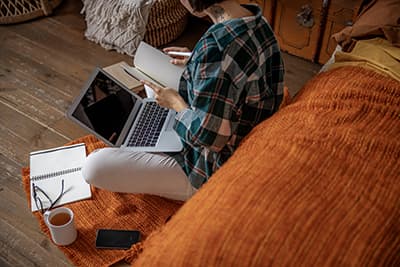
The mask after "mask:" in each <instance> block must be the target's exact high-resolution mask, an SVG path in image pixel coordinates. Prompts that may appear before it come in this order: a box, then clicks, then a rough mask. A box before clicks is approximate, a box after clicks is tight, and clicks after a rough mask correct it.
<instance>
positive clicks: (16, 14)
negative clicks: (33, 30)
mask: <svg viewBox="0 0 400 267" xmlns="http://www.w3.org/2000/svg"><path fill="white" fill-rule="evenodd" d="M61 2H62V0H0V24H12V23H19V22H24V21H27V20H31V19H35V18H38V17H43V16H48V15H50V14H51V13H52V12H53V9H54V8H56V7H57V6H58V5H59V4H61Z"/></svg>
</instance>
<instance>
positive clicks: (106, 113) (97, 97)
mask: <svg viewBox="0 0 400 267" xmlns="http://www.w3.org/2000/svg"><path fill="white" fill-rule="evenodd" d="M135 102H136V98H135V97H134V96H133V95H132V94H130V93H129V92H127V91H126V90H125V89H123V88H122V87H121V86H120V85H118V84H117V83H115V82H114V81H113V80H111V79H110V78H109V77H107V76H106V75H105V74H103V73H101V72H98V73H97V75H96V77H95V78H94V80H93V82H92V83H91V84H90V86H89V88H88V89H87V90H86V93H85V94H84V95H83V96H82V98H81V99H80V102H79V103H78V105H77V106H76V108H75V110H74V112H73V113H72V116H73V117H74V118H75V119H77V120H78V121H80V122H81V123H82V124H84V125H86V126H87V127H88V128H91V129H92V130H94V131H95V132H97V133H98V134H100V135H101V136H102V137H103V138H105V139H107V140H108V141H110V143H112V144H115V143H116V142H117V140H118V138H119V136H120V134H121V131H122V129H123V128H124V125H125V123H126V121H127V119H128V117H129V114H130V113H131V111H132V109H133V107H134V106H135Z"/></svg>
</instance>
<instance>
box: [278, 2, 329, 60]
mask: <svg viewBox="0 0 400 267" xmlns="http://www.w3.org/2000/svg"><path fill="white" fill-rule="evenodd" d="M321 10H322V1H320V0H298V1H292V0H278V1H277V2H276V8H275V11H273V12H275V14H274V24H273V27H274V32H275V34H276V37H277V39H278V42H279V44H280V47H281V49H282V50H283V51H287V52H288V53H290V54H293V55H297V56H300V57H303V58H306V59H310V60H313V59H314V58H315V57H316V55H317V52H318V47H317V44H318V37H319V34H320V33H319V30H320V24H321V16H320V13H321Z"/></svg>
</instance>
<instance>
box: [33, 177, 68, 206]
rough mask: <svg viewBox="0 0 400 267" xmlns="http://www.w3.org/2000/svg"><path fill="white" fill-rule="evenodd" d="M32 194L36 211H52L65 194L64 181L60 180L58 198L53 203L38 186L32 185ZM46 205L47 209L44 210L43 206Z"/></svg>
mask: <svg viewBox="0 0 400 267" xmlns="http://www.w3.org/2000/svg"><path fill="white" fill-rule="evenodd" d="M32 193H33V199H34V200H35V205H36V208H37V209H38V210H40V211H41V212H42V214H43V213H45V212H46V211H48V210H50V209H52V208H53V207H54V206H55V205H56V204H57V202H58V201H59V200H60V199H61V197H62V196H63V195H64V194H65V192H64V179H62V180H61V192H60V194H59V195H58V197H57V198H56V199H55V200H54V201H53V200H52V199H51V198H50V197H49V195H48V194H47V193H46V192H44V191H43V189H41V188H40V187H39V186H37V185H35V184H34V183H32ZM45 203H47V206H48V208H44V206H45V205H44V204H45Z"/></svg>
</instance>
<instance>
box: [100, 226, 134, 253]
mask: <svg viewBox="0 0 400 267" xmlns="http://www.w3.org/2000/svg"><path fill="white" fill-rule="evenodd" d="M139 241H140V232H139V231H136V230H114V229H98V230H97V232H96V248H107V249H129V248H130V247H131V246H132V245H133V244H135V243H137V242H139Z"/></svg>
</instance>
